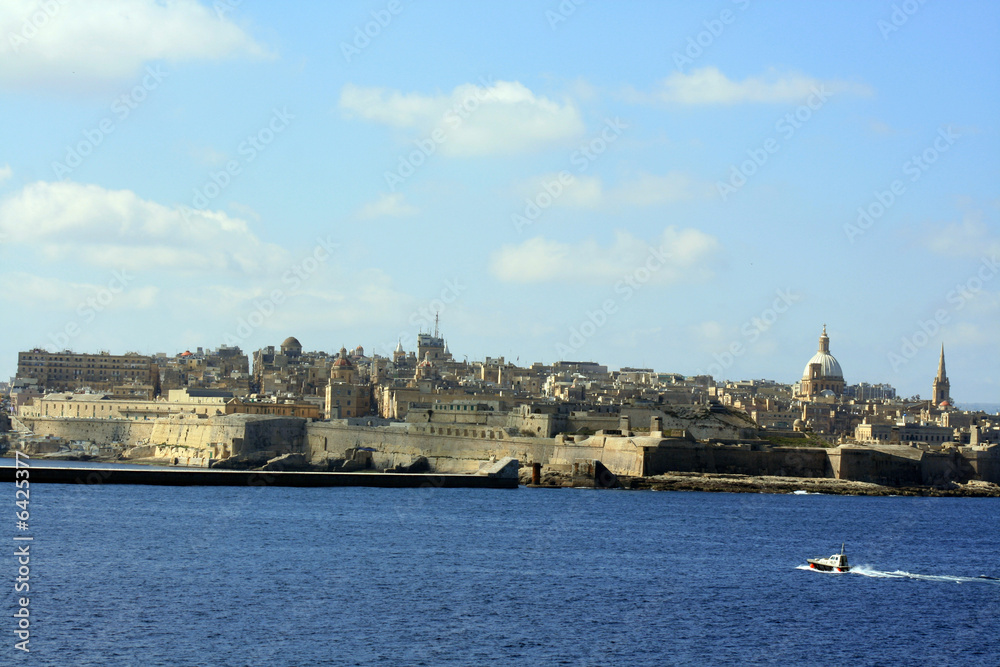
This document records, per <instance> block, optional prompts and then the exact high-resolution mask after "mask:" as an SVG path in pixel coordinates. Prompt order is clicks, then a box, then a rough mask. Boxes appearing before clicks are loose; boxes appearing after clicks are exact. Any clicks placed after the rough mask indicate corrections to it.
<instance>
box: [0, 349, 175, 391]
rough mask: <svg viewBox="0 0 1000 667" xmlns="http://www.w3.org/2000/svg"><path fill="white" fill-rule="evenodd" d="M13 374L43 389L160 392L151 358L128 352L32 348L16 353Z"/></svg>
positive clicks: (155, 367)
mask: <svg viewBox="0 0 1000 667" xmlns="http://www.w3.org/2000/svg"><path fill="white" fill-rule="evenodd" d="M17 377H18V378H20V379H28V378H30V379H34V380H35V381H36V383H37V385H38V387H39V389H40V390H42V391H45V392H56V391H75V390H78V389H83V388H90V389H92V390H94V391H102V392H108V393H115V394H130V395H131V394H142V395H145V396H146V397H147V398H152V397H153V396H156V395H158V394H159V393H160V370H159V367H158V366H157V365H156V361H155V360H154V359H153V358H152V357H147V356H143V355H140V354H135V353H128V354H121V355H118V354H108V353H101V354H75V353H73V352H70V351H69V350H64V351H62V352H47V351H45V350H42V349H38V348H36V349H33V350H29V351H27V352H19V353H18V355H17Z"/></svg>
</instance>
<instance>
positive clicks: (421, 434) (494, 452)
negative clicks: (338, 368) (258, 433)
mask: <svg viewBox="0 0 1000 667" xmlns="http://www.w3.org/2000/svg"><path fill="white" fill-rule="evenodd" d="M439 431H440V428H439V427H437V425H435V433H433V434H432V433H430V425H416V424H410V425H406V426H403V427H400V426H374V427H368V426H350V425H348V424H346V423H343V422H341V421H329V422H313V423H310V424H308V425H307V426H306V434H307V443H308V444H307V451H306V454H307V456H308V457H309V460H310V461H311V462H313V463H320V464H321V463H324V462H326V461H327V460H330V459H337V458H345V452H346V450H348V449H352V448H357V447H371V448H372V449H374V450H375V451H374V452H373V453H372V462H373V464H374V465H375V467H377V468H390V467H392V466H395V465H407V464H409V463H411V462H412V461H413V459H415V458H417V457H418V456H425V457H427V460H428V462H429V463H430V466H431V470H433V471H435V472H465V473H470V472H476V471H478V470H479V468H480V466H481V465H482V464H483V463H484V462H486V461H489V460H490V459H495V460H500V459H502V458H504V457H507V456H510V457H513V458H516V459H518V460H519V461H520V462H521V464H522V465H526V464H529V463H533V462H536V461H537V462H539V463H548V461H549V460H550V459H551V458H552V451H553V449H554V441H553V440H550V439H541V438H521V437H511V436H508V435H506V434H504V436H503V438H502V439H500V438H499V437H497V436H498V435H499V432H498V431H495V430H491V429H484V428H482V427H478V428H475V429H469V432H470V435H468V436H466V435H455V433H456V432H461V433H464V432H465V431H466V429H465V428H462V429H460V430H459V429H452V435H447V429H445V433H444V434H442V433H440V432H439ZM473 431H475V432H476V435H475V436H473V435H471V433H472V432H473ZM491 432H492V433H493V435H494V437H493V438H489V437H488V435H487V437H483V434H484V433H485V434H489V433H491Z"/></svg>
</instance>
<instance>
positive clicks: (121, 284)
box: [0, 0, 1000, 405]
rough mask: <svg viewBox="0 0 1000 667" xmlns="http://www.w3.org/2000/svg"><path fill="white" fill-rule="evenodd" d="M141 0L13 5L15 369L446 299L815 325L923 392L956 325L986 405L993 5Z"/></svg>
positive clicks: (352, 321) (457, 310)
mask: <svg viewBox="0 0 1000 667" xmlns="http://www.w3.org/2000/svg"><path fill="white" fill-rule="evenodd" d="M43 5H44V3H43ZM121 6H122V5H121V3H104V2H93V3H86V4H83V3H77V4H74V3H67V4H63V3H50V4H49V5H44V7H42V6H40V5H36V4H35V3H31V2H21V1H6V2H0V7H3V8H4V11H2V12H0V17H2V18H0V56H2V57H0V103H2V105H3V108H4V109H5V111H6V117H7V120H8V122H7V123H5V125H4V127H3V128H2V129H0V138H2V141H0V266H2V267H3V276H4V279H5V288H6V289H5V290H3V292H2V294H0V308H2V309H3V311H4V316H5V322H7V323H8V327H7V330H6V331H5V335H4V336H3V338H2V342H0V378H4V379H6V378H7V377H11V376H13V375H14V374H15V367H16V359H17V353H18V351H21V350H28V349H31V348H34V347H42V348H44V349H47V350H49V351H56V350H61V349H63V348H69V349H73V350H74V351H76V352H96V351H98V350H101V349H107V350H111V351H112V352H115V353H122V352H124V351H126V350H135V351H138V352H140V353H143V354H155V353H156V352H163V351H166V352H167V354H173V353H175V352H180V351H182V350H184V349H186V348H190V349H194V348H196V347H198V346H202V347H216V346H218V345H219V344H236V345H239V346H240V347H241V348H242V349H243V350H244V351H245V352H248V351H251V350H255V349H259V348H262V347H265V346H267V345H277V344H278V343H279V342H280V341H281V340H283V339H285V338H286V336H296V337H297V338H299V340H301V341H302V342H303V344H304V345H305V347H306V348H308V349H317V350H319V349H325V350H327V351H330V352H335V351H336V350H337V349H339V348H340V346H341V345H347V347H348V348H352V347H353V346H354V345H357V344H359V343H361V344H363V345H364V346H365V349H366V350H367V351H374V352H377V353H379V354H381V355H390V354H391V352H392V349H393V348H394V347H395V345H396V341H397V339H399V338H402V337H409V339H410V341H411V343H410V345H409V346H407V349H412V348H413V341H414V339H415V338H416V333H417V332H418V330H421V329H422V330H424V331H428V330H430V329H431V328H432V327H433V325H434V321H433V318H434V314H435V313H440V316H441V327H442V333H443V335H444V336H445V337H446V338H447V339H448V342H449V344H450V347H451V349H452V351H453V352H454V353H455V354H456V356H458V357H459V358H461V357H463V356H468V358H469V359H470V360H472V359H483V358H484V357H486V356H493V357H499V356H504V357H506V358H507V359H508V360H510V361H514V360H519V363H520V364H522V365H528V364H530V363H532V362H534V361H539V362H542V363H545V364H551V363H553V362H554V361H558V360H560V359H564V360H570V359H571V360H579V359H593V360H595V361H599V362H600V363H603V364H607V365H608V366H609V367H616V368H618V367H623V366H630V367H651V368H655V369H656V370H658V371H663V372H677V373H683V374H685V375H696V374H700V373H708V374H712V375H713V376H714V377H715V378H716V379H717V380H722V379H731V380H738V379H751V378H766V379H771V380H775V381H777V382H783V383H794V382H795V381H797V380H798V379H800V378H801V376H802V368H803V366H804V364H805V362H806V360H808V359H809V357H810V356H811V355H812V354H813V353H814V352H815V347H816V337H817V335H819V333H820V330H821V329H822V327H823V325H824V323H825V324H826V326H827V330H828V333H829V337H830V347H831V352H832V354H833V355H834V356H835V357H836V358H837V359H838V360H839V362H840V363H841V364H842V365H843V371H844V378H845V381H846V383H847V384H857V383H861V382H868V383H871V384H876V383H888V384H891V385H892V386H894V387H896V388H897V390H898V392H899V394H900V395H901V396H910V395H914V394H919V395H920V396H922V397H929V396H928V392H929V390H930V387H931V381H932V379H933V377H934V374H935V371H936V369H937V366H938V355H939V351H940V347H941V345H942V343H943V344H944V346H945V350H946V355H947V364H948V377H949V379H950V382H951V387H952V394H953V396H954V398H955V400H956V401H957V402H958V403H959V404H960V405H961V404H962V403H998V402H1000V390H998V383H1000V361H998V360H997V357H996V355H995V353H992V352H993V351H994V349H995V340H996V335H995V332H996V330H997V326H998V325H1000V317H998V313H1000V280H997V279H996V274H997V272H998V271H1000V234H998V230H1000V191H998V186H997V183H1000V179H998V176H1000V141H998V130H997V125H996V119H997V118H1000V92H998V91H1000V66H998V65H997V63H998V62H1000V7H997V6H995V5H993V4H991V3H986V2H960V3H952V4H949V5H946V6H941V5H937V4H934V3H928V4H922V3H919V2H916V1H914V2H909V3H907V2H903V3H900V2H884V3H883V2H879V3H870V4H869V3H832V2H822V3H815V4H810V5H808V6H796V7H785V6H767V5H765V4H758V3H754V2H749V1H743V0H738V1H735V2H716V3H713V4H709V5H698V6H687V5H674V4H667V3H647V4H637V5H632V6H607V5H601V4H599V3H576V2H573V1H572V0H566V1H564V2H550V3H543V4H537V3H527V2H512V3H505V4H504V5H501V6H482V7H479V6H477V7H468V6H465V5H463V4H460V3H446V2H439V3H410V2H406V1H404V0H399V1H398V2H397V1H395V0H390V1H388V2H368V3H364V4H361V5H355V6H333V7H329V6H326V5H323V4H320V3H303V4H300V5H295V6H290V7H284V6H282V7H273V6H267V5H261V4H259V3H243V2H236V1H229V0H218V1H216V2H202V3H197V2H193V1H191V0H185V1H182V2H177V3H172V4H170V5H166V6H164V5H158V4H156V3H153V2H145V1H141V0H133V1H131V2H129V3H127V7H128V10H129V11H128V16H127V18H126V15H125V14H124V13H122V12H120V11H119V10H118V9H116V7H121ZM40 7H41V8H40ZM484 25H488V26H489V27H490V29H489V31H486V30H484V29H483V27H482V26H484ZM81 26H85V27H86V28H84V27H81ZM153 26H155V29H154V28H153ZM776 37H777V38H776ZM94 43H100V44H102V45H103V48H102V49H94V48H92V45H93V44H94ZM404 344H405V342H404ZM991 353H992V354H991ZM713 371H715V372H713Z"/></svg>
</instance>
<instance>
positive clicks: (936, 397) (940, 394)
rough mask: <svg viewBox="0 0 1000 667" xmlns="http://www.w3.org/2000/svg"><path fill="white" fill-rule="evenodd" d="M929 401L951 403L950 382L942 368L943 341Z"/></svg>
mask: <svg viewBox="0 0 1000 667" xmlns="http://www.w3.org/2000/svg"><path fill="white" fill-rule="evenodd" d="M931 402H933V403H934V405H941V404H942V403H948V404H949V405H950V404H951V383H950V382H948V374H947V373H946V372H945V370H944V343H941V359H940V360H939V361H938V371H937V375H935V376H934V385H933V388H932V389H931Z"/></svg>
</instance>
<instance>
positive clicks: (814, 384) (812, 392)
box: [799, 324, 844, 399]
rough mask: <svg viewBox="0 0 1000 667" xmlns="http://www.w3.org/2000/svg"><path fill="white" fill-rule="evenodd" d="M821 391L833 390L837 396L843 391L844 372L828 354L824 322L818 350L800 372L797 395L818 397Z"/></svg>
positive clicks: (828, 346) (828, 341) (837, 362)
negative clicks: (800, 377)
mask: <svg viewBox="0 0 1000 667" xmlns="http://www.w3.org/2000/svg"><path fill="white" fill-rule="evenodd" d="M823 392H833V393H834V394H835V395H837V396H840V395H841V394H843V393H844V373H843V371H841V370H840V362H839V361H837V359H836V357H834V356H833V355H832V354H830V337H829V336H827V335H826V325H825V324H824V325H823V333H822V334H820V337H819V351H817V352H816V354H814V355H813V357H812V359H810V360H809V363H807V364H806V368H805V370H804V371H803V372H802V381H801V382H799V396H801V397H802V398H807V399H808V398H812V397H818V396H820V395H821V394H823ZM826 395H827V396H829V394H826Z"/></svg>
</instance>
